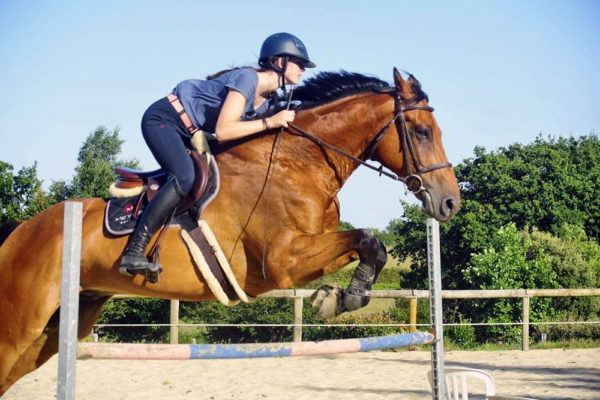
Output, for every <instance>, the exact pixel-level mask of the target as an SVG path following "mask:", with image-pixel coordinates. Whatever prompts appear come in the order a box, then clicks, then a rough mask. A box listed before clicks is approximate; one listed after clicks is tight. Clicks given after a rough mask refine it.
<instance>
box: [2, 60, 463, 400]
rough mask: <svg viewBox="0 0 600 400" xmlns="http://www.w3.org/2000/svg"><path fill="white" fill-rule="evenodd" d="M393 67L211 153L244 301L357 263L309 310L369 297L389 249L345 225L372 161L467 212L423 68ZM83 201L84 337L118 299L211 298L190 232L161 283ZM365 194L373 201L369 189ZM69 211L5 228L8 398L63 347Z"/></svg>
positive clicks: (210, 215) (337, 82)
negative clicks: (133, 269) (344, 196)
mask: <svg viewBox="0 0 600 400" xmlns="http://www.w3.org/2000/svg"><path fill="white" fill-rule="evenodd" d="M393 74H394V84H393V85H390V84H388V83H387V82H385V81H383V80H380V79H378V78H376V77H373V76H365V75H360V74H356V73H349V72H345V71H341V72H329V73H321V74H319V75H316V76H314V77H312V78H310V79H308V80H307V81H306V83H305V84H303V85H301V86H299V87H297V88H296V90H295V91H294V92H293V96H292V97H291V99H292V100H293V102H295V101H300V102H301V105H300V107H299V108H298V109H297V114H296V118H295V120H294V123H293V124H291V125H290V126H288V127H287V128H285V129H277V130H268V131H265V132H262V133H260V134H257V135H254V136H252V137H248V138H244V139H242V140H238V141H236V142H234V143H225V144H218V145H217V146H216V148H215V149H214V152H213V154H214V156H215V158H216V160H217V165H218V166H219V171H220V182H221V185H220V191H219V193H218V195H217V196H216V197H215V198H214V200H213V201H212V202H211V203H210V204H208V206H206V208H205V209H204V211H203V213H202V219H203V220H205V221H206V222H207V223H208V224H209V226H210V227H211V228H212V231H213V232H214V235H215V236H216V238H217V239H218V242H219V244H220V246H221V247H222V250H223V252H224V254H226V256H227V258H228V260H229V262H230V264H231V268H232V270H233V273H234V275H235V278H236V279H237V281H238V282H239V285H240V286H241V287H242V288H243V290H244V291H245V292H246V293H247V294H248V295H250V296H257V295H259V294H261V293H264V292H267V291H270V290H272V289H276V288H289V287H291V286H303V285H305V284H306V283H308V282H310V281H312V280H314V279H316V278H319V277H321V276H323V275H325V274H329V273H332V272H334V271H336V270H338V269H340V268H342V267H343V266H345V265H347V264H348V263H350V262H351V261H354V260H357V259H358V260H360V263H359V265H358V267H357V269H356V272H355V274H354V277H353V278H352V279H351V282H350V284H349V286H348V288H346V289H341V288H332V287H327V286H326V287H323V288H321V289H319V290H318V291H317V295H316V296H314V297H313V298H312V300H313V305H315V306H317V307H321V310H320V312H322V315H323V316H325V317H328V316H334V315H338V314H340V313H342V312H344V311H348V310H354V309H357V308H360V307H361V306H364V305H365V304H366V303H367V302H368V300H369V294H370V292H369V290H370V288H371V285H372V284H373V283H374V282H375V280H376V279H377V276H378V274H379V271H380V270H381V268H382V267H383V265H384V264H385V262H386V259H387V255H386V250H385V247H384V246H383V244H382V243H381V242H380V241H379V240H377V239H376V238H375V237H374V236H373V235H372V234H371V233H370V232H369V231H368V230H366V229H353V230H347V231H338V229H337V228H338V225H339V221H340V204H339V201H338V198H337V194H338V192H339V191H340V189H341V187H342V185H343V184H344V182H345V181H346V180H347V179H348V177H349V176H350V174H352V172H353V171H354V170H356V169H357V168H358V167H359V166H360V165H363V164H366V163H367V162H368V161H370V160H373V161H375V162H378V163H380V164H381V166H383V167H385V168H386V170H385V171H384V170H383V168H382V167H379V168H376V167H373V166H371V167H372V168H375V169H377V170H378V171H379V173H380V174H382V173H383V174H385V175H387V176H389V177H392V178H393V180H394V184H396V182H404V183H405V184H406V185H407V189H408V190H410V191H412V192H413V193H414V195H415V196H416V197H417V199H419V200H420V201H421V202H422V210H423V212H424V213H425V214H427V215H429V216H430V217H433V218H435V219H437V220H438V221H441V222H445V221H447V220H449V219H450V218H451V217H452V216H453V215H454V214H455V213H456V212H457V211H458V209H459V207H460V193H459V189H458V183H457V181H456V177H455V175H454V172H453V170H452V168H451V164H450V163H448V161H447V158H446V154H445V151H444V148H443V146H442V141H441V130H440V128H439V126H438V125H437V123H436V120H435V118H434V116H433V108H431V107H430V106H429V105H428V101H429V99H428V96H427V94H425V92H424V91H423V90H422V89H421V84H420V83H419V81H418V80H417V79H416V78H415V77H414V76H413V75H409V76H408V78H407V79H405V78H404V77H403V76H402V74H400V72H399V71H398V70H397V69H396V68H394V71H393ZM369 165H370V164H369ZM388 171H391V172H388ZM73 201H78V202H81V203H82V217H83V218H82V243H81V266H80V268H81V273H80V277H81V278H80V279H81V281H80V297H79V302H80V303H79V325H78V326H79V328H78V337H79V338H80V339H81V338H83V337H85V336H87V335H89V334H90V333H91V331H92V329H93V325H94V323H95V321H96V320H97V318H98V316H99V314H100V310H101V308H102V306H103V305H104V304H105V303H106V302H107V301H108V300H109V299H110V298H111V296H113V295H114V294H131V295H142V296H146V297H157V298H164V299H180V300H184V301H210V300H215V296H214V295H213V293H212V292H211V291H210V290H209V288H208V287H207V282H206V280H205V278H204V277H203V276H202V275H201V274H200V273H199V272H198V270H197V269H196V268H195V267H194V264H193V261H192V258H191V256H190V252H189V251H188V249H187V248H186V246H185V244H184V243H183V241H182V239H181V232H180V231H181V227H179V228H178V227H169V228H168V229H167V230H166V231H165V234H164V236H163V239H162V244H163V251H162V253H161V265H162V266H163V267H164V272H163V273H162V274H161V279H160V281H159V282H158V283H156V284H152V283H149V282H148V281H146V279H145V278H144V276H142V275H135V276H133V277H129V276H124V275H122V274H120V273H119V271H118V270H119V260H120V257H121V255H122V253H123V250H124V248H125V246H126V244H127V240H128V238H127V236H120V237H116V236H113V235H112V234H110V233H109V232H107V230H106V228H104V225H103V218H104V211H105V207H106V205H107V199H102V198H86V199H77V200H73ZM364 202H365V206H367V205H368V196H365V199H364ZM63 214H64V203H58V204H55V205H54V206H52V207H50V208H48V209H46V210H44V211H42V212H41V213H39V214H37V215H35V216H33V217H32V218H31V219H29V220H27V221H24V222H22V223H20V224H12V225H11V226H10V227H9V228H8V230H9V232H5V233H4V234H3V238H4V239H3V243H2V245H1V247H0V301H1V305H0V358H1V361H0V382H1V383H0V395H1V394H2V393H4V392H5V391H6V390H7V389H8V388H9V387H10V386H11V385H12V384H13V383H14V382H15V381H16V380H17V379H19V378H20V377H21V376H23V375H25V374H27V373H29V372H30V371H33V370H35V369H36V368H38V367H39V366H40V365H42V364H43V363H44V362H45V361H46V360H48V359H49V358H50V357H51V356H52V355H54V354H55V353H56V352H57V348H58V325H59V308H60V304H59V303H60V287H61V260H62V235H63ZM156 236H157V235H155V237H154V238H153V241H155V240H156ZM151 244H152V243H151ZM336 289H339V290H336Z"/></svg>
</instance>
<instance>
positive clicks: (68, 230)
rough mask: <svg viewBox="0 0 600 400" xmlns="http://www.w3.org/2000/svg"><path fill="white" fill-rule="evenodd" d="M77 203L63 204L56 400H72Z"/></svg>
mask: <svg viewBox="0 0 600 400" xmlns="http://www.w3.org/2000/svg"><path fill="white" fill-rule="evenodd" d="M81 215H82V206H81V203H78V202H72V201H68V202H65V212H64V225H63V253H62V276H61V281H62V283H61V293H60V325H59V338H58V379H57V391H56V394H57V399H58V400H74V399H75V363H76V361H77V359H76V356H77V323H78V318H79V274H80V262H81V221H82V218H81Z"/></svg>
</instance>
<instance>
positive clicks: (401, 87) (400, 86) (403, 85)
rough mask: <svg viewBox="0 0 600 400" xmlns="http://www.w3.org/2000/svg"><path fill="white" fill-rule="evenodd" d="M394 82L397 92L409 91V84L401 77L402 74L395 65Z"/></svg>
mask: <svg viewBox="0 0 600 400" xmlns="http://www.w3.org/2000/svg"><path fill="white" fill-rule="evenodd" d="M394 83H395V84H396V89H397V90H398V92H400V93H410V90H411V89H410V85H409V84H408V83H407V82H406V81H405V80H404V78H402V74H400V71H398V68H396V67H394Z"/></svg>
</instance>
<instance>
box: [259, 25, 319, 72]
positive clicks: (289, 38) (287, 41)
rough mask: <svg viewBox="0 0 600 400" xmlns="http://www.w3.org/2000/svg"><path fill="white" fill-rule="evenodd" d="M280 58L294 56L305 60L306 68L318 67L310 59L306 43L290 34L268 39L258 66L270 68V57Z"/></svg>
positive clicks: (261, 51) (264, 43)
mask: <svg viewBox="0 0 600 400" xmlns="http://www.w3.org/2000/svg"><path fill="white" fill-rule="evenodd" d="M279 56H293V57H297V58H299V59H301V60H304V65H303V66H304V67H305V68H314V67H316V66H317V65H316V64H315V63H314V62H312V61H310V58H308V52H307V51H306V47H304V43H302V41H301V40H300V39H298V38H297V37H296V36H294V35H292V34H290V33H285V32H281V33H275V34H273V35H271V36H269V37H268V38H266V39H265V41H264V42H263V45H262V47H261V48H260V57H259V58H258V64H259V65H260V66H261V67H267V66H269V63H268V61H267V60H268V58H269V57H279Z"/></svg>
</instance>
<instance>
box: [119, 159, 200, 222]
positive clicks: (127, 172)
mask: <svg viewBox="0 0 600 400" xmlns="http://www.w3.org/2000/svg"><path fill="white" fill-rule="evenodd" d="M190 157H191V158H192V162H193V164H194V172H195V175H196V179H195V182H194V185H193V186H192V189H191V190H190V192H189V193H188V195H187V196H185V197H184V198H183V200H181V203H179V205H178V206H177V209H176V211H175V215H179V214H182V213H184V212H185V211H188V210H189V209H190V208H191V207H192V206H193V205H194V204H196V203H197V202H198V201H200V200H201V199H202V197H203V195H204V194H205V192H206V189H207V188H208V186H209V182H210V179H211V177H212V176H211V175H212V171H211V169H210V168H209V166H208V163H207V162H206V158H205V157H203V156H201V155H200V154H198V152H197V151H195V150H193V151H191V152H190ZM115 172H116V174H117V181H116V182H115V187H116V188H118V189H132V188H137V187H143V186H146V191H145V192H144V193H143V194H142V195H141V196H140V197H139V200H138V202H137V205H136V207H135V212H134V213H133V215H136V216H137V215H138V213H139V210H141V209H142V208H143V206H144V204H146V203H147V202H149V201H150V200H152V198H153V197H154V196H155V195H156V192H158V190H160V187H161V186H162V185H163V184H164V183H165V182H166V181H167V178H168V175H167V173H166V172H165V171H164V170H162V169H157V170H153V171H137V170H134V169H131V168H127V167H116V168H115Z"/></svg>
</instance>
